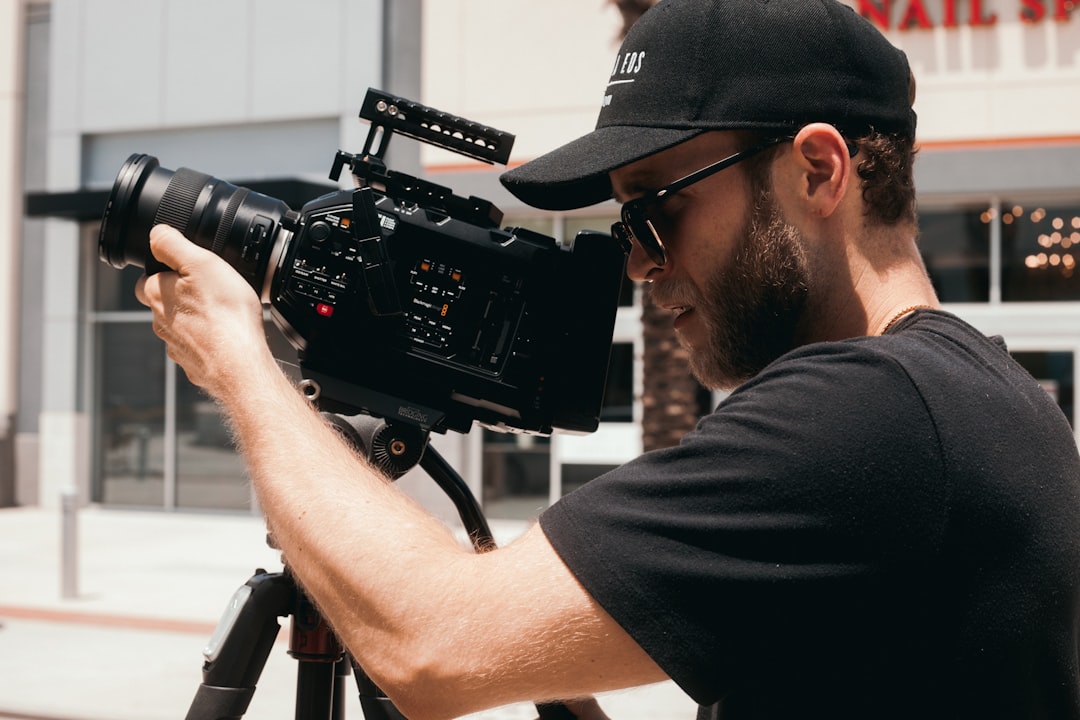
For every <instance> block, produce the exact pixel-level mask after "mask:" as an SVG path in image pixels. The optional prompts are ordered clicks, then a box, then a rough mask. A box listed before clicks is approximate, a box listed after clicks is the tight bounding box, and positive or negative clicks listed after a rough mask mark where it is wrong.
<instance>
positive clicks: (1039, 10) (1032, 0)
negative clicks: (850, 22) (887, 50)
mask: <svg viewBox="0 0 1080 720" xmlns="http://www.w3.org/2000/svg"><path fill="white" fill-rule="evenodd" d="M988 5H989V3H987V2H984V0H936V1H935V0H895V1H894V0H858V2H857V3H855V9H856V10H857V11H858V12H859V14H860V15H862V16H863V17H864V18H866V19H867V20H869V21H870V22H872V23H874V24H875V25H877V26H878V27H879V28H881V29H882V30H891V29H893V28H895V29H897V30H924V29H926V30H929V29H932V28H935V27H945V28H955V27H961V26H963V25H967V26H970V27H989V26H992V25H995V24H997V21H998V17H999V13H998V12H994V11H991V10H990V9H989V8H988ZM1078 7H1080V0H1016V16H1017V17H1018V18H1020V20H1021V21H1023V22H1026V23H1038V22H1043V21H1044V20H1056V21H1058V22H1067V21H1068V20H1069V19H1070V17H1072V14H1073V11H1074V10H1076V9H1077V8H1078Z"/></svg>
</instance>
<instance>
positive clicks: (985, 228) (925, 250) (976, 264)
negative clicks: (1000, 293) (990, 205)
mask: <svg viewBox="0 0 1080 720" xmlns="http://www.w3.org/2000/svg"><path fill="white" fill-rule="evenodd" d="M992 219H993V218H992V213H991V212H989V211H988V210H986V207H985V206H983V207H982V208H981V209H978V208H953V209H948V210H934V209H930V210H920V211H919V249H920V250H921V252H922V256H923V261H924V262H925V263H926V269H927V271H928V272H929V274H930V280H931V281H932V282H933V283H934V289H935V290H936V291H937V293H938V297H939V298H941V300H942V301H943V302H988V301H989V300H990V223H991V222H992Z"/></svg>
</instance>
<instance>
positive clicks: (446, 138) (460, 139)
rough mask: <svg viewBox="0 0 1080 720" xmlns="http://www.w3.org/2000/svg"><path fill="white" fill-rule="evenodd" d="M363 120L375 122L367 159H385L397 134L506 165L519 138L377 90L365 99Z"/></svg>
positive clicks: (365, 144) (365, 148)
mask: <svg viewBox="0 0 1080 720" xmlns="http://www.w3.org/2000/svg"><path fill="white" fill-rule="evenodd" d="M360 117H361V118H363V119H365V120H368V121H369V122H371V130H369V131H368V137H367V142H366V143H364V152H363V153H362V154H363V155H364V156H365V157H377V158H379V159H382V157H383V155H384V154H385V152H386V146H387V145H388V144H389V143H390V136H391V135H392V134H393V133H394V132H399V133H401V134H402V135H407V136H409V137H411V138H415V139H416V140H420V141H422V142H426V143H428V144H430V145H435V146H437V147H441V148H443V149H445V150H451V151H453V152H456V153H458V154H460V155H465V156H466V157H471V158H473V159H475V160H480V161H482V162H486V163H488V164H489V165H492V164H495V163H498V164H499V165H505V164H506V162H507V161H508V160H509V159H510V150H511V149H512V148H513V147H514V139H515V138H514V136H513V135H511V134H510V133H508V132H503V131H502V130H496V129H495V128H492V127H488V126H486V125H481V124H480V123H477V122H473V121H472V120H467V119H466V118H463V117H458V116H456V115H451V114H450V113H445V112H442V111H441V110H436V109H435V108H431V107H428V106H426V105H421V104H420V103H418V102H414V101H412V100H406V99H405V98H401V97H397V96H395V95H390V94H389V93H385V92H382V91H381V90H376V89H374V88H370V89H369V90H368V92H367V95H366V96H365V97H364V104H363V105H362V106H361V107H360ZM376 142H378V143H379V145H378V147H375V143H376Z"/></svg>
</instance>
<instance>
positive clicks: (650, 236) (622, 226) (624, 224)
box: [611, 135, 794, 267]
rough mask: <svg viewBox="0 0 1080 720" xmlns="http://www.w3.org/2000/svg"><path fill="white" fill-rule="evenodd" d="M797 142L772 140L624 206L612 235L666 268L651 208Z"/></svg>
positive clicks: (731, 156) (785, 137)
mask: <svg viewBox="0 0 1080 720" xmlns="http://www.w3.org/2000/svg"><path fill="white" fill-rule="evenodd" d="M793 139H794V138H793V137H792V136H790V135H784V136H781V137H774V138H769V139H768V140H765V141H764V142H762V143H759V144H758V145H754V146H753V147H749V148H747V149H746V150H742V151H740V152H737V153H735V154H734V155H729V156H728V157H726V158H724V159H723V160H717V161H716V162H714V163H712V164H711V165H706V166H705V167H703V168H701V169H700V170H697V171H695V172H692V173H690V174H689V175H687V176H686V177H683V178H679V179H678V180H676V181H675V182H673V183H671V184H670V185H665V186H664V187H662V188H660V189H659V190H654V191H652V192H650V193H647V194H645V195H642V196H641V197H638V198H634V199H633V200H629V201H627V202H625V203H623V206H622V220H621V222H616V223H614V224H613V225H612V226H611V234H612V235H613V236H614V237H615V240H616V241H618V243H619V245H621V246H622V249H623V251H624V252H627V253H629V252H630V247H631V244H632V243H633V242H637V244H638V245H640V246H641V249H642V250H644V251H645V254H646V255H647V256H648V257H649V260H651V261H652V262H653V264H654V265H656V266H657V267H661V266H663V265H664V263H666V262H667V253H666V252H665V250H664V241H663V240H661V239H660V233H658V232H657V231H656V226H655V225H653V222H652V220H650V219H649V209H650V207H653V206H655V205H656V204H657V203H659V202H660V201H661V200H664V199H665V198H667V197H670V196H672V195H674V194H675V193H677V192H679V191H680V190H682V189H684V188H687V187H689V186H691V185H693V184H694V183H696V182H698V181H700V180H704V179H705V178H707V177H709V176H710V175H715V174H716V173H718V172H720V171H721V170H724V169H725V168H729V167H731V166H732V165H734V164H736V163H738V162H741V161H743V160H745V159H746V158H748V157H751V156H753V155H757V154H758V153H759V152H761V151H762V150H765V149H767V148H770V147H772V146H773V145H779V144H780V143H782V142H785V141H787V140H793Z"/></svg>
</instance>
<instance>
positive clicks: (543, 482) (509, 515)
mask: <svg viewBox="0 0 1080 720" xmlns="http://www.w3.org/2000/svg"><path fill="white" fill-rule="evenodd" d="M550 468H551V439H550V438H546V437H536V436H534V435H516V434H513V433H500V432H494V431H492V430H483V488H484V491H483V498H482V502H483V507H484V513H485V514H486V515H487V516H488V517H490V518H499V519H503V520H529V519H532V518H535V517H536V516H537V515H539V514H540V511H541V510H543V509H544V508H545V507H547V503H548V488H549V487H550V485H551V469H550Z"/></svg>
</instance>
